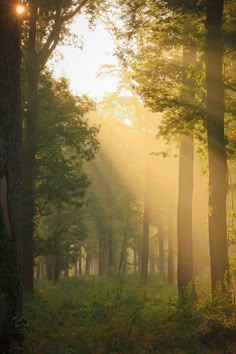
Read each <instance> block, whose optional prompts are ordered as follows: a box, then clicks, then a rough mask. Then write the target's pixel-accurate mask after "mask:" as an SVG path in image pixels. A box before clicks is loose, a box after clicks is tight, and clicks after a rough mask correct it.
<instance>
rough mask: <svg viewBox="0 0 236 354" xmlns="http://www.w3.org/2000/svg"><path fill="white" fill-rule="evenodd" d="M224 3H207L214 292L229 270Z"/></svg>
mask: <svg viewBox="0 0 236 354" xmlns="http://www.w3.org/2000/svg"><path fill="white" fill-rule="evenodd" d="M223 8H224V1H223V0H207V16H206V28H207V36H206V85H207V137H208V158H209V189H210V193H209V218H208V227H209V245H210V261H211V284H212V291H214V290H215V288H216V285H217V283H220V284H221V285H222V286H223V288H224V277H225V275H226V272H227V271H228V269H229V260H228V245H227V227H226V197H227V186H228V183H227V156H226V150H225V138H224V83H223V77H222V76H223V74H222V62H223V43H222V17H223Z"/></svg>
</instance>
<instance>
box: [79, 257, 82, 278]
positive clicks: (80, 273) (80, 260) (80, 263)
mask: <svg viewBox="0 0 236 354" xmlns="http://www.w3.org/2000/svg"><path fill="white" fill-rule="evenodd" d="M81 275H82V256H81V253H80V257H79V276H80V277H81Z"/></svg>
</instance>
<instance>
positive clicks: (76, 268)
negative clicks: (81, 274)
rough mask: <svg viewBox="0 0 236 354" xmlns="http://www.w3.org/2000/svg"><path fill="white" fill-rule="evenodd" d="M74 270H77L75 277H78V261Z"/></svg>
mask: <svg viewBox="0 0 236 354" xmlns="http://www.w3.org/2000/svg"><path fill="white" fill-rule="evenodd" d="M74 270H75V277H77V276H78V261H75V263H74Z"/></svg>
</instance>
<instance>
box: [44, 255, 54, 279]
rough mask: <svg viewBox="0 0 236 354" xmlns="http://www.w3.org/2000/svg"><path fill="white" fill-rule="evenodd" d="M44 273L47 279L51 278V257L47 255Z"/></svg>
mask: <svg viewBox="0 0 236 354" xmlns="http://www.w3.org/2000/svg"><path fill="white" fill-rule="evenodd" d="M46 273H47V279H48V280H49V281H52V280H53V264H52V257H51V256H50V255H48V256H47V257H46Z"/></svg>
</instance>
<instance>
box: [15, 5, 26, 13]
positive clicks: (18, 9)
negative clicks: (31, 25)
mask: <svg viewBox="0 0 236 354" xmlns="http://www.w3.org/2000/svg"><path fill="white" fill-rule="evenodd" d="M16 12H17V14H18V15H22V14H23V13H24V12H25V7H24V6H23V5H17V6H16Z"/></svg>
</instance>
